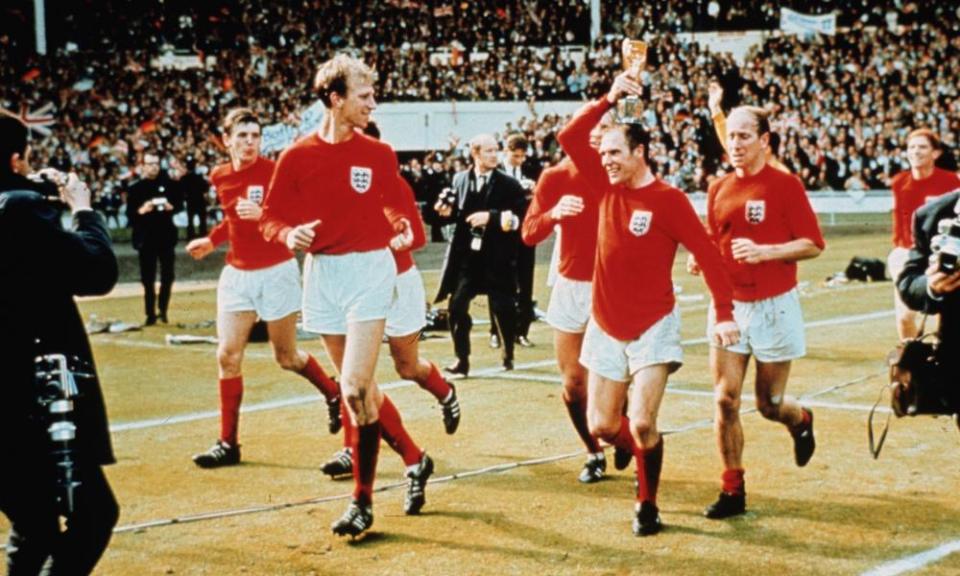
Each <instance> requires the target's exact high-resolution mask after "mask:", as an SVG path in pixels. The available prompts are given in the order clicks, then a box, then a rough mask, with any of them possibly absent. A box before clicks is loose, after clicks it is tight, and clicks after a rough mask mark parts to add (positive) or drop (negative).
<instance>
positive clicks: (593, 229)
mask: <svg viewBox="0 0 960 576" xmlns="http://www.w3.org/2000/svg"><path fill="white" fill-rule="evenodd" d="M589 188H590V182H589V181H588V180H587V179H586V178H584V177H583V176H581V175H580V173H579V172H578V171H577V168H576V166H574V164H573V162H571V161H570V160H569V159H565V160H564V161H563V162H561V163H560V164H558V165H556V166H553V167H551V168H547V169H546V170H544V171H543V174H541V175H540V180H539V181H537V187H536V188H535V189H534V191H533V201H531V202H530V207H529V208H528V209H527V216H526V217H525V218H524V220H523V228H522V230H521V234H522V237H523V242H524V243H525V244H527V245H528V246H535V245H536V244H539V243H540V242H543V241H544V240H546V238H547V237H548V236H550V233H551V232H553V227H554V226H556V225H559V226H560V230H561V234H560V263H559V267H558V272H559V273H560V275H561V276H563V277H564V278H568V279H570V280H579V281H581V282H590V281H591V280H593V263H594V260H596V256H597V223H598V218H599V210H598V208H599V206H600V203H599V202H598V201H597V198H598V197H599V196H598V194H597V193H596V192H594V191H591V190H589ZM567 194H570V195H573V196H579V197H580V198H582V199H583V212H581V213H579V214H577V215H576V216H571V217H567V218H563V219H562V220H554V219H553V217H552V216H550V210H552V209H553V207H554V206H556V205H557V203H558V202H559V201H560V198H561V197H562V196H565V195H567Z"/></svg>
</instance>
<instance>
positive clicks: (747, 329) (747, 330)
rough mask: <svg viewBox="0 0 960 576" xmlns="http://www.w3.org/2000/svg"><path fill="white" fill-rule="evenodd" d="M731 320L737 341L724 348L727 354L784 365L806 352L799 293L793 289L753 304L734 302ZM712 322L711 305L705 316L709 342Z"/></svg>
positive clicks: (714, 319)
mask: <svg viewBox="0 0 960 576" xmlns="http://www.w3.org/2000/svg"><path fill="white" fill-rule="evenodd" d="M733 319H734V321H736V323H737V326H738V327H739V328H740V341H739V342H737V343H736V344H734V345H733V346H727V347H725V349H726V350H729V351H730V352H735V353H737V354H744V355H746V356H749V355H751V354H753V356H754V357H756V359H757V360H759V361H760V362H786V361H787V360H793V359H795V358H800V357H802V356H804V355H805V354H806V353H807V343H806V335H805V334H804V328H803V311H802V310H801V308H800V293H799V292H797V289H796V288H794V289H792V290H790V291H789V292H785V293H783V294H781V295H779V296H774V297H773V298H767V299H766V300H757V301H756V302H740V301H738V300H734V301H733ZM715 322H716V312H715V311H714V309H713V306H712V305H711V306H710V311H709V313H708V315H707V338H708V339H709V340H710V342H713V326H714V324H715ZM711 345H714V344H711Z"/></svg>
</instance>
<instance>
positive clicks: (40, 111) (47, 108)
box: [0, 102, 57, 136]
mask: <svg viewBox="0 0 960 576" xmlns="http://www.w3.org/2000/svg"><path fill="white" fill-rule="evenodd" d="M0 111H3V112H5V113H7V114H9V115H11V116H15V117H17V118H19V119H20V120H21V121H22V122H23V123H24V124H26V125H27V128H29V129H31V130H33V131H34V132H37V133H38V134H41V135H43V136H49V135H50V134H52V133H53V132H52V130H50V128H49V127H50V126H53V125H54V124H56V122H57V119H56V117H55V116H54V115H53V103H51V102H47V103H46V104H44V105H43V106H41V107H39V108H37V109H36V110H30V109H29V108H28V107H27V105H26V104H23V105H21V106H20V113H19V114H17V113H15V112H11V111H10V110H6V109H4V108H0Z"/></svg>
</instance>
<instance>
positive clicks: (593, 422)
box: [588, 415, 620, 443]
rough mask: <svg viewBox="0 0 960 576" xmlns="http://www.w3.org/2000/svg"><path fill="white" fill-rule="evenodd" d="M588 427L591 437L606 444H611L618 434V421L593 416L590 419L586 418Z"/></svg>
mask: <svg viewBox="0 0 960 576" xmlns="http://www.w3.org/2000/svg"><path fill="white" fill-rule="evenodd" d="M588 425H589V427H590V435H591V436H593V437H594V438H600V439H601V440H604V441H606V442H608V443H612V442H613V440H614V438H616V437H617V434H619V433H620V420H619V419H607V418H603V417H598V416H596V415H594V416H593V417H592V418H588Z"/></svg>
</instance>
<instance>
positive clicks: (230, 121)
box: [220, 108, 260, 136]
mask: <svg viewBox="0 0 960 576" xmlns="http://www.w3.org/2000/svg"><path fill="white" fill-rule="evenodd" d="M239 124H256V125H257V126H260V119H259V118H257V114H256V113H255V112H254V111H253V110H251V109H250V108H233V109H232V110H230V111H229V112H227V115H226V116H224V117H223V122H222V123H221V124H220V128H221V130H223V134H224V136H229V135H230V134H231V133H232V132H233V129H234V128H235V127H236V126H237V125H239Z"/></svg>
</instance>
